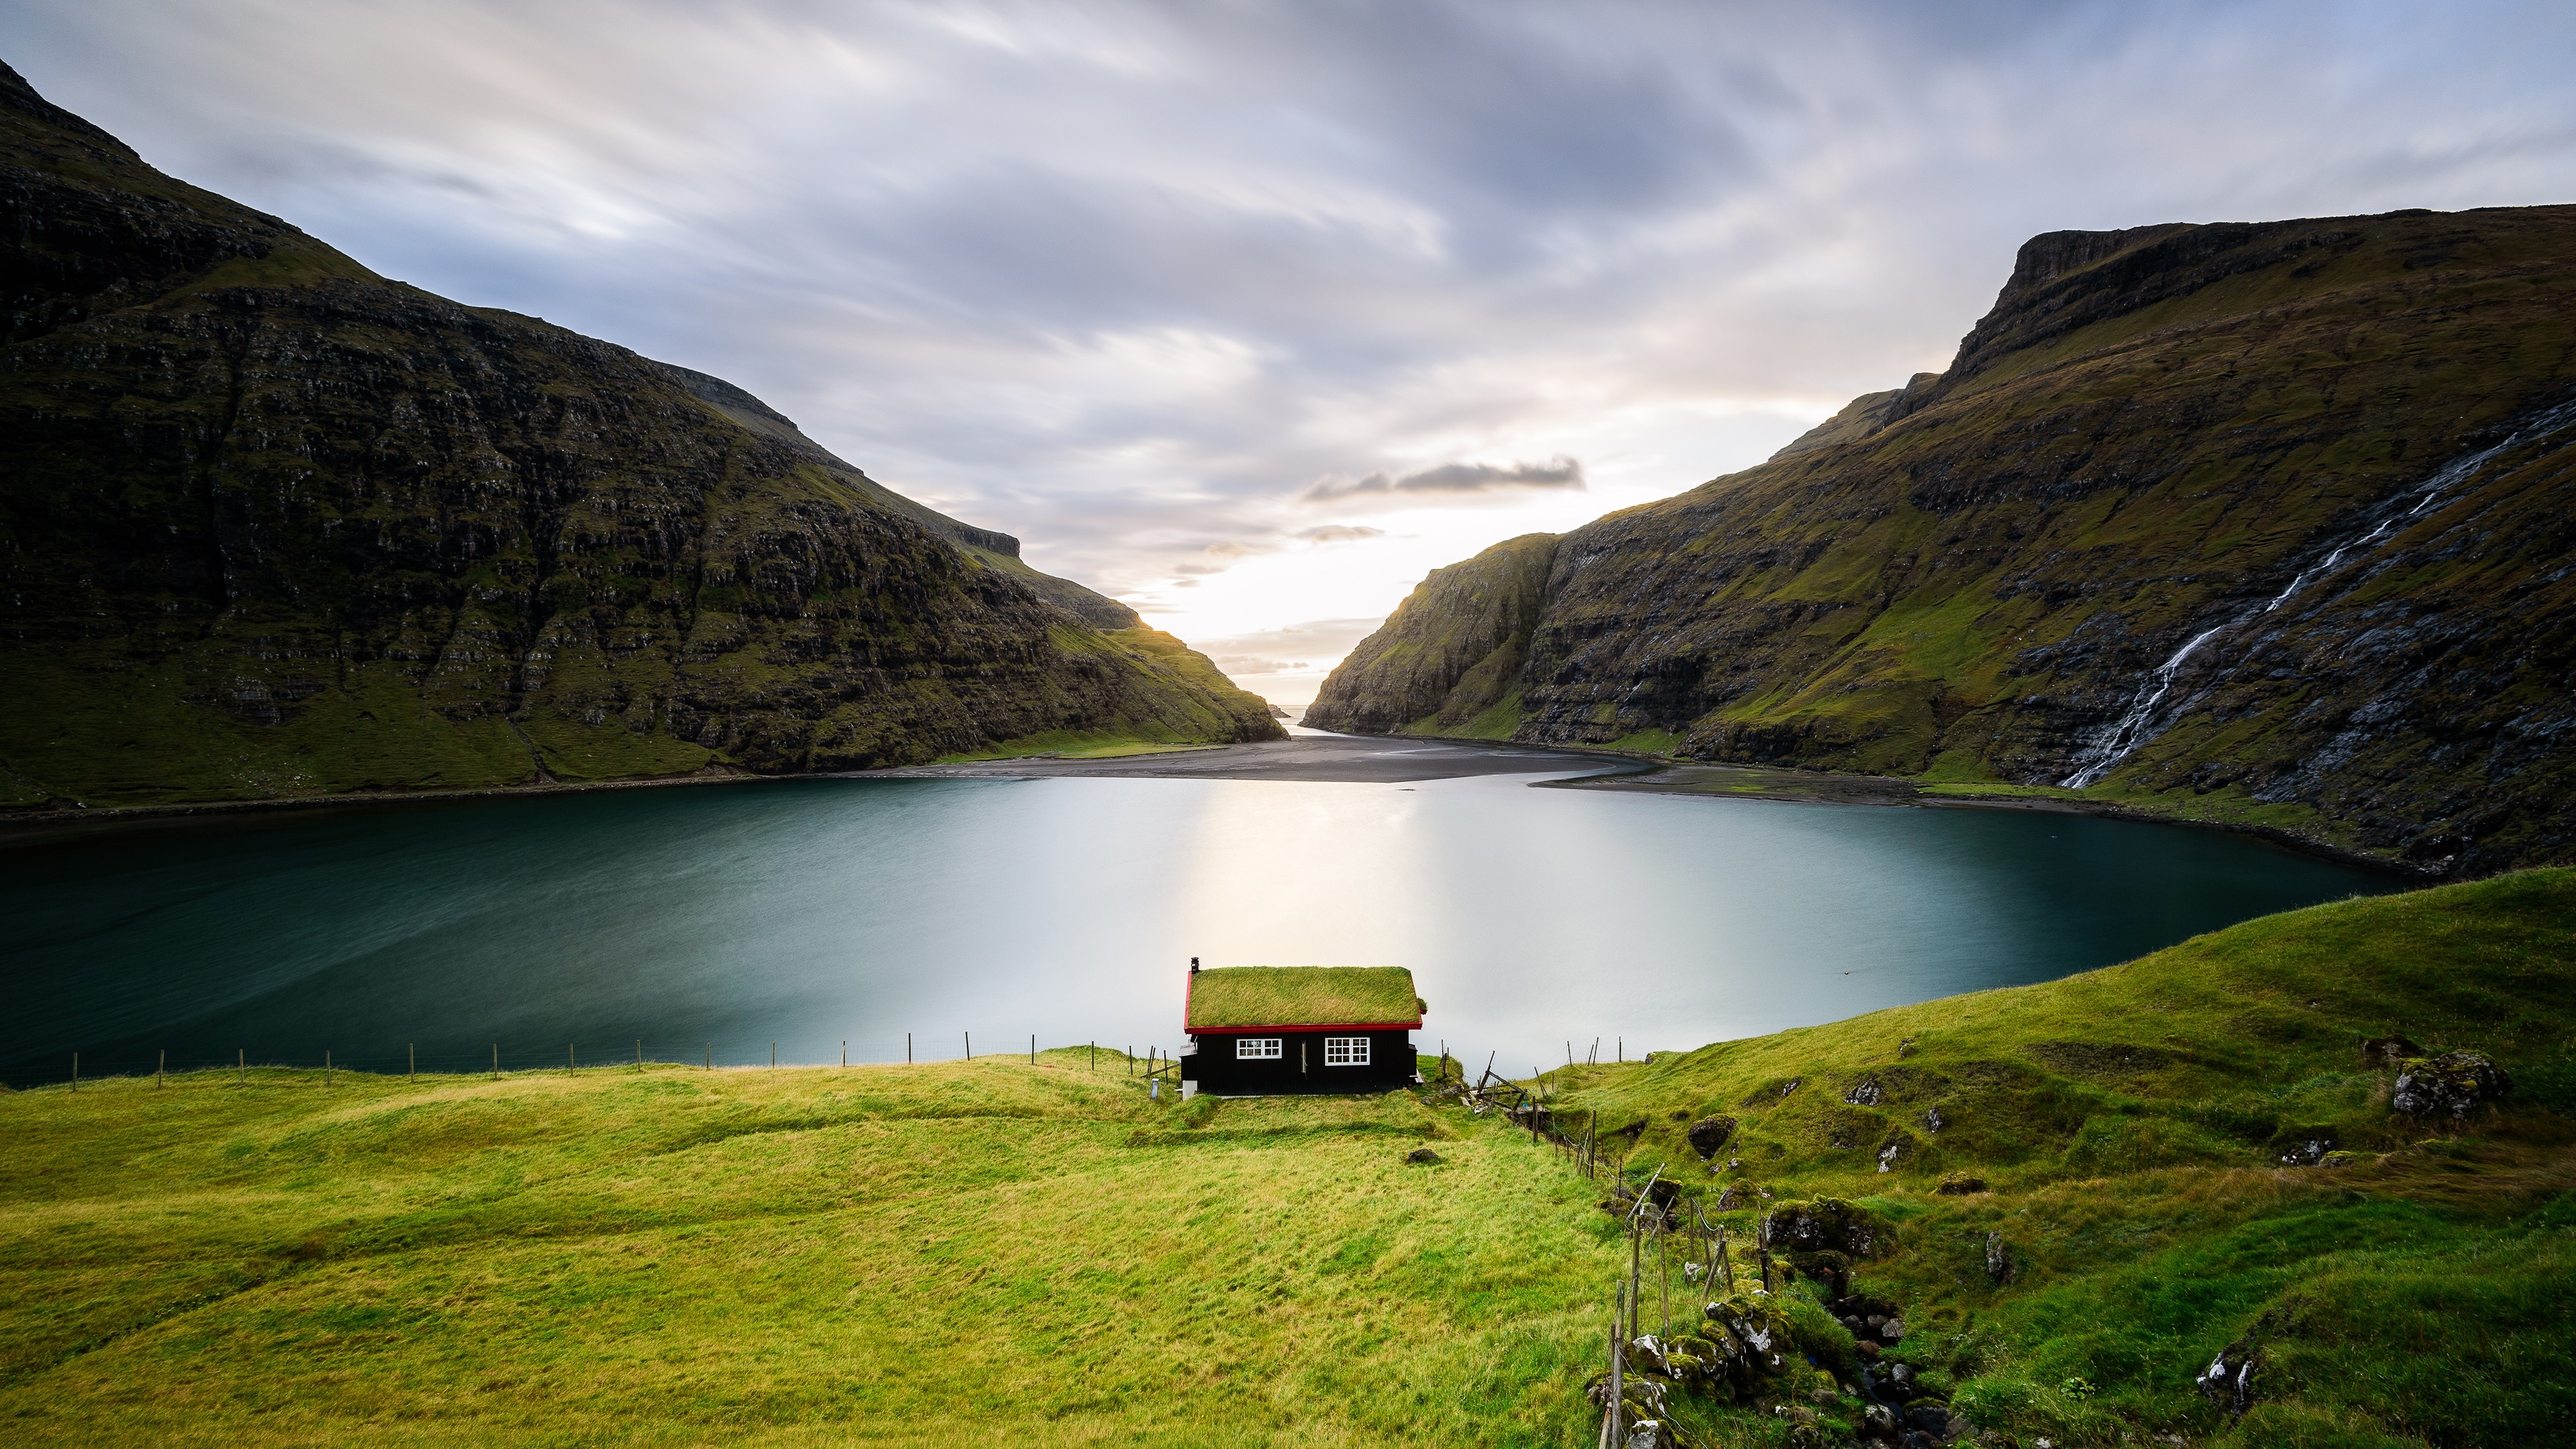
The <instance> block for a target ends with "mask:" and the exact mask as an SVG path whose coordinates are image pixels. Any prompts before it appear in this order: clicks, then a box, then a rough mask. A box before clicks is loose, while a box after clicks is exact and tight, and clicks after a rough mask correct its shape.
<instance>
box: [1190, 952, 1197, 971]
mask: <svg viewBox="0 0 2576 1449" xmlns="http://www.w3.org/2000/svg"><path fill="white" fill-rule="evenodd" d="M1190 974H1191V975H1192V976H1196V975H1198V974H1199V958H1198V957H1196V956H1192V957H1191V958H1190Z"/></svg>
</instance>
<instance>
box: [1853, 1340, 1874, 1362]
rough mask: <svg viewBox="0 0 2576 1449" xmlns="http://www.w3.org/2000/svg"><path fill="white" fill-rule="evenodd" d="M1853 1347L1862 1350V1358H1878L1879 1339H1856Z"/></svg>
mask: <svg viewBox="0 0 2576 1449" xmlns="http://www.w3.org/2000/svg"><path fill="white" fill-rule="evenodd" d="M1852 1347H1853V1348H1856V1349H1858V1350H1860V1356H1861V1357H1862V1358H1876V1357H1878V1340H1877V1339H1874V1338H1854V1339H1853V1340H1852Z"/></svg>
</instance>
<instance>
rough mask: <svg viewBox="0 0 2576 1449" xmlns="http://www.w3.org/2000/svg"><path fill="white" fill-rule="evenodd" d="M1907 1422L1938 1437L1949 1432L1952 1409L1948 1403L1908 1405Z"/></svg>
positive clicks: (1906, 1411) (1910, 1425)
mask: <svg viewBox="0 0 2576 1449" xmlns="http://www.w3.org/2000/svg"><path fill="white" fill-rule="evenodd" d="M1905 1422H1906V1424H1907V1425H1908V1426H1909V1427H1911V1428H1916V1429H1920V1430H1922V1431H1923V1432H1924V1433H1926V1434H1930V1435H1932V1436H1933V1437H1935V1438H1938V1437H1940V1436H1941V1435H1942V1434H1945V1433H1947V1432H1949V1429H1950V1409H1949V1406H1948V1405H1946V1404H1911V1405H1908V1406H1907V1407H1906V1410H1905Z"/></svg>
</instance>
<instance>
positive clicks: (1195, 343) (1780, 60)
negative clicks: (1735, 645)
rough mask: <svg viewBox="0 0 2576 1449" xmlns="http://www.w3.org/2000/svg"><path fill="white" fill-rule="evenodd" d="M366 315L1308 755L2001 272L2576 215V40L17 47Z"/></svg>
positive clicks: (524, 1)
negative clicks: (996, 574)
mask: <svg viewBox="0 0 2576 1449" xmlns="http://www.w3.org/2000/svg"><path fill="white" fill-rule="evenodd" d="M0 58H5V59H6V60H7V61H8V62H9V63H10V64H11V65H13V66H15V67H16V68H17V69H18V70H19V71H20V73H21V74H23V75H25V76H26V77H27V79H28V80H29V81H30V82H32V83H33V84H34V85H35V86H36V87H37V89H38V90H40V91H42V92H44V93H45V94H46V95H47V96H48V97H49V98H50V99H52V100H54V101H56V102H57V103H59V104H62V105H65V106H68V107H70V108H71V109H73V110H75V111H78V112H80V113H82V114H83V115H86V116H88V117H89V118H90V119H92V120H93V121H96V122H98V123H99V124H101V125H103V126H105V127H107V128H108V129H109V130H111V131H113V132H115V133H117V134H118V135H119V136H121V137H123V138H124V139H125V140H126V141H128V142H129V143H131V144H133V145H134V146H135V147H136V148H137V149H138V150H139V151H141V152H142V154H143V155H144V157H145V158H146V159H147V160H149V161H151V162H153V163H154V164H156V165H158V166H160V167H161V168H162V169H164V170H166V171H169V172H172V173H174V174H176V175H179V176H182V177H184V178H186V179H188V180H190V181H193V182H195V183H197V184H199V185H202V186H206V187H209V188H211V189H213V190H216V191H220V192H223V193H224V194H226V195H229V196H232V197H235V198H237V199H239V200H242V201H245V202H247V203H249V204H251V205H253V206H257V207H259V208H261V209H263V210H267V211H271V212H275V213H277V214H279V215H282V216H284V217H286V218H287V219H289V220H291V221H293V222H295V223H297V224H298V225H300V226H302V227H303V228H304V229H305V230H306V231H309V232H311V233H313V234H315V235H317V236H319V237H321V238H323V239H324V240H326V241H329V242H331V243H332V244H333V245H335V246H338V247H339V248H340V249H342V250H343V251H346V252H348V253H350V254H351V255H352V256H355V257H356V258H357V259H358V260H360V261H362V262H364V263H366V264H367V265H369V266H371V267H373V268H375V269H376V270H377V271H379V272H381V273H384V274H385V275H388V276H392V277H397V278H400V279H402V280H405V281H408V282H411V283H414V284H416V285H419V286H422V287H426V288H428V289H430V290H432V291H435V292H439V293H442V294H444V295H446V296H449V297H453V298H455V299H457V300H459V301H463V302H467V303H471V304H474V305H480V306H494V307H506V308H510V309H513V310H516V311H521V312H526V313H530V314H533V315H537V316H542V317H545V318H547V319H548V320H550V321H554V322H557V323H561V324H563V325H565V326H568V327H572V328H574V329H576V330H579V331H582V332H586V333H590V334H592V335H594V336H598V337H603V338H606V339H609V340H611V341H614V342H618V343H621V344H623V345H625V346H628V347H632V348H634V349H636V350H637V351H640V352H643V353H645V354H647V355H649V356H653V357H657V358H661V359H664V360H666V361H670V362H676V363H680V364H682V365H685V366H688V367H693V368H697V369H699V370H702V371H706V372H712V373H715V374H717V375H719V376H722V377H725V378H727V379H730V380H732V381H733V382H735V383H738V384H740V385H741V386H743V387H746V388H748V389H750V390H751V391H752V392H754V393H757V394H759V395H760V396H761V397H762V398H763V399H765V400H766V401H767V402H769V403H770V404H771V405H772V406H774V407H776V408H778V409H779V410H780V411H782V412H785V413H787V414H788V415H789V416H791V417H793V418H795V419H796V420H797V421H798V422H799V423H800V424H801V425H802V426H803V428H804V430H805V431H806V433H807V434H809V435H810V436H812V437H814V438H815V439H816V440H817V441H819V442H821V443H823V444H824V445H825V446H827V447H829V448H831V449H832V450H833V451H835V452H837V453H839V454H840V455H841V456H842V457H844V458H846V459H848V460H849V461H851V462H852V463H855V464H857V465H858V466H860V467H861V468H864V469H865V470H866V471H867V472H868V474H869V475H870V476H871V477H874V478H877V479H878V480H880V481H882V482H884V483H886V484H887V485H889V486H891V487H894V488H896V489H898V490H900V491H903V492H905V493H909V494H911V495H912V496H914V497H916V498H919V499H922V500H923V501H925V502H928V503H930V504H931V505H933V506H934V507H937V508H940V509H942V510H943V511H946V512H948V513H951V514H953V515H955V516H957V517H960V518H963V519H965V520H967V521H969V522H972V523H976V524H979V525H983V526H986V527H991V528H998V529H1003V530H1005V531H1008V532H1011V533H1014V534H1016V535H1018V536H1019V537H1020V538H1021V539H1022V540H1023V551H1024V554H1025V556H1026V557H1027V558H1028V560H1029V561H1030V562H1031V563H1033V564H1035V565H1037V566H1038V567H1040V568H1043V569H1046V570H1048V571H1049V572H1052V573H1057V574H1062V575H1064V576H1066V577H1070V578H1074V579H1079V580H1081V581H1083V582H1084V583H1087V584H1090V585H1091V586H1093V587H1095V588H1098V589H1100V590H1102V591H1103V592H1106V593H1109V594H1113V595H1115V596H1117V597H1119V598H1122V599H1125V600H1126V601H1127V602H1129V603H1130V604H1132V605H1134V606H1135V607H1136V608H1137V609H1139V610H1140V611H1142V612H1143V614H1144V615H1145V617H1146V619H1147V621H1148V622H1149V623H1152V624H1154V625H1155V626H1156V627H1158V628H1163V629H1167V630H1170V631H1171V632H1173V633H1175V634H1178V635H1180V636H1181V637H1183V638H1185V639H1187V640H1189V641H1190V642H1191V643H1192V644H1194V645H1196V646H1198V647H1200V648H1202V649H1204V650H1206V651H1207V652H1208V653H1209V654H1211V655H1212V656H1214V657H1215V658H1216V659H1217V660H1218V662H1219V663H1220V664H1221V665H1222V666H1224V667H1225V668H1226V669H1227V670H1228V671H1229V672H1230V673H1232V674H1233V675H1234V677H1235V678H1236V680H1237V682H1239V683H1241V684H1243V685H1244V686H1245V687H1247V688H1249V689H1252V690H1254V691H1255V692H1258V693H1261V694H1263V695H1266V696H1268V697H1269V698H1271V699H1272V700H1273V701H1274V702H1277V703H1281V704H1283V705H1286V706H1288V707H1290V708H1292V709H1294V708H1297V707H1299V706H1302V705H1303V704H1304V703H1305V702H1306V701H1307V700H1309V699H1310V698H1312V696H1313V694H1314V692H1315V689H1316V688H1317V686H1318V685H1319V684H1320V682H1321V680H1322V678H1323V675H1324V673H1325V672H1326V671H1327V670H1328V669H1329V668H1330V667H1331V665H1332V664H1333V663H1334V662H1336V661H1337V660H1338V659H1339V658H1340V657H1341V656H1342V655H1343V654H1344V653H1346V652H1347V651H1348V650H1349V649H1350V648H1351V646H1352V645H1353V644H1355V643H1356V642H1357V641H1358V640H1359V639H1360V638H1362V637H1364V636H1365V635H1366V634H1367V633H1368V632H1369V631H1370V630H1371V629H1373V628H1375V627H1376V626H1377V624H1378V623H1379V622H1380V621H1381V620H1382V619H1383V618H1384V617H1385V615H1386V614H1387V613H1388V612H1389V611H1390V610H1391V609H1392V608H1394V606H1395V605H1396V604H1397V603H1398V602H1399V601H1400V600H1402V599H1403V597H1404V596H1405V594H1406V593H1407V592H1408V591H1410V590H1411V589H1412V587H1413V586H1414V585H1415V584H1416V583H1418V582H1419V581H1420V580H1421V578H1422V576H1423V575H1424V574H1425V573H1427V572H1429V571H1430V570H1431V569H1433V568H1437V567H1440V566H1443V565H1445V564H1449V563H1453V562H1456V561H1457V560H1459V559H1462V558H1466V557H1468V556H1470V555H1472V554H1474V553H1476V552H1477V551H1478V550H1480V549H1482V548H1485V547H1487V546H1489V545H1491V544H1494V543H1497V542H1500V541H1502V540H1504V539H1507V538H1512V537H1515V536H1518V535H1520V534H1524V533H1529V532H1534V531H1547V532H1559V531H1563V530H1565V529H1568V528H1572V527H1575V526H1578V525H1580V524H1582V523H1584V522H1587V521H1589V520H1590V519H1592V518H1595V517H1598V516H1599V515H1600V514H1602V513H1605V512H1608V511H1610V510H1612V509H1616V508H1621V507H1626V506H1628V505H1631V504H1635V503H1641V502H1645V501H1647V500H1650V499H1654V498H1659V497H1665V496H1668V495H1670V494H1673V493H1676V492H1679V491H1681V490H1683V489H1686V488H1689V487H1692V486H1695V485H1697V484H1699V483H1701V482H1703V481H1706V480H1707V479H1710V478H1713V477H1719V476H1722V475H1724V474H1727V473H1731V472H1735V471H1737V470H1740V469H1742V468H1745V467H1748V466H1750V465H1752V464H1754V463H1757V462H1760V461H1761V460H1762V459H1763V458H1765V457H1767V456H1768V455H1769V454H1770V453H1771V452H1772V451H1774V450H1775V449H1777V448H1778V447H1779V446H1780V445H1781V444H1783V443H1786V442H1788V441H1789V440H1790V439H1792V438H1794V437H1796V436H1797V435H1798V434H1799V433H1800V432H1802V431H1804V430H1805V429H1806V428H1808V427H1810V426H1812V425H1813V424H1814V423H1816V422H1818V421H1820V420H1821V419H1823V418H1825V417H1827V416H1829V415H1830V414H1832V413H1833V412H1834V411H1835V410H1837V409H1838V408H1840V407H1841V406H1842V405H1843V404H1844V403H1845V402H1847V401H1848V400H1849V399H1851V398H1852V397H1853V396H1855V395H1857V394H1860V393H1863V392H1869V391H1876V390H1879V389H1882V388H1887V387H1893V386H1896V385H1899V384H1901V383H1902V382H1903V381H1904V380H1905V379H1906V378H1907V377H1908V376H1909V375H1911V374H1912V373H1914V372H1917V371H1937V370H1939V369H1940V368H1942V367H1944V366H1946V365H1947V363H1948V362H1949V360H1950V356H1951V354H1952V352H1953V351H1954V350H1955V348H1956V347H1957V343H1958V339H1959V337H1960V336H1961V335H1962V334H1963V333H1965V332H1966V331H1967V330H1968V328H1969V327H1970V326H1971V325H1972V324H1973V323H1974V322H1975V320H1976V319H1977V317H1978V316H1979V315H1980V314H1982V313H1983V312H1984V311H1985V310H1986V308H1987V307H1988V306H1989V305H1990V304H1991V303H1992V301H1993V298H1994V294H1995V291H1996V289H1997V288H1998V287H1999V286H2000V285H2001V284H2002V281H2003V279H2004V277H2005V275H2006V274H2007V273H2008V272H2009V271H2010V270H2011V266H2012V257H2013V252H2014V249H2015V248H2016V247H2018V246H2019V245H2020V244H2021V243H2022V242H2023V241H2024V240H2026V239H2027V238H2029V237H2031V236H2033V235H2035V234H2038V233H2041V232H2046V231H2056V230H2064V229H2070V228H2081V229H2101V228H2112V227H2126V226H2136V225H2143V224H2148V223H2155V222H2167V221H2218V220H2265V219H2272V218H2279V217H2293V216H2321V215H2344V214H2354V213H2367V212H2377V211H2387V210H2393V209H2396V208H2400V207H2412V206H2424V207H2433V208H2437V209H2442V210H2454V209H2461V208H2466V207H2473V206H2512V205H2532V204H2541V203H2552V202H2570V201H2576V85H2571V84H2569V82H2568V76H2569V75H2570V74H2576V6H2568V5H2565V4H2563V3H2560V4H2529V5H2518V4H2484V3H2459V0H2455V3H2450V4H2445V5H2440V6H2425V5H2420V4H2416V5H2393V4H2392V5H2376V4H2358V3H2324V0H2305V3H2294V4H2267V3H2261V0H2229V3H2211V4H2188V3H2182V4H2160V3H2142V0H2120V3H2111V4H2082V3H2046V4H2037V3H2034V4H2019V3H1990V4H1980V5H1964V4H1938V3H1924V0H1891V3H1884V4H1873V3H1846V4H1833V3H1797V4H1773V5H1738V4H1725V3H1718V0H1701V3H1689V4H1622V3H1615V0H1583V3H1555V4H1524V3H1515V0H1462V3H1402V0H1376V3H1336V0H1293V3H1249V0H1191V3H1183V4H1168V5H1166V4H1148V3H1134V4H1084V3H1076V0H1054V3H1045V4H1030V5H1019V4H976V3H969V0H942V3H934V4H901V3H885V4H854V3H832V4H826V3H819V0H812V3H802V0H777V3H736V4H727V3H722V0H668V3H664V0H617V3H605V0H442V3H429V0H0Z"/></svg>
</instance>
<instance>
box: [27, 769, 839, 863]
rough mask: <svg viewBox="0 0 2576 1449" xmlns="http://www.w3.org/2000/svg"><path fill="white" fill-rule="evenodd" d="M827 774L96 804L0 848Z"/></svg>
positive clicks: (34, 823) (735, 773) (39, 818)
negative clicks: (200, 826) (79, 834)
mask: <svg viewBox="0 0 2576 1449" xmlns="http://www.w3.org/2000/svg"><path fill="white" fill-rule="evenodd" d="M829 778H831V777H830V776H827V775H755V774H753V773H752V772H750V771H748V770H725V771H722V772H720V773H709V772H707V771H704V770H701V771H697V772H695V773H692V774H687V775H656V776H653V777H650V778H648V779H641V780H546V781H540V782H538V783H536V784H531V785H485V786H481V787H478V788H475V789H470V790H351V791H348V792H347V793H345V794H339V795H285V796H276V797H272V798H268V799H262V800H192V801H188V802H186V803H184V804H172V805H99V806H94V807H90V808H86V809H70V810H63V809H54V810H30V811H26V812H24V813H22V814H9V815H0V850H5V849H9V848H11V847H13V846H18V845H25V844H30V843H33V842H35V841H38V840H42V839H46V838H48V837H52V836H56V835H59V834H66V833H74V832H73V831H66V830H65V829H64V827H75V828H76V827H80V826H84V825H97V826H127V825H152V824H163V823H168V824H177V823H182V822H188V821H194V820H200V819H205V818H210V817H221V816H234V815H268V814H291V813H294V812H296V811H314V812H317V813H318V812H322V811H329V810H365V809H377V808H382V807H384V806H389V805H409V804H415V803H417V804H444V803H453V802H455V801H460V800H492V799H503V798H517V797H521V796H530V795H586V794H590V793H592V792H595V791H600V790H650V789H657V788H660V787H663V786H670V785H747V784H755V783H758V782H760V781H764V780H819V779H829Z"/></svg>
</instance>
